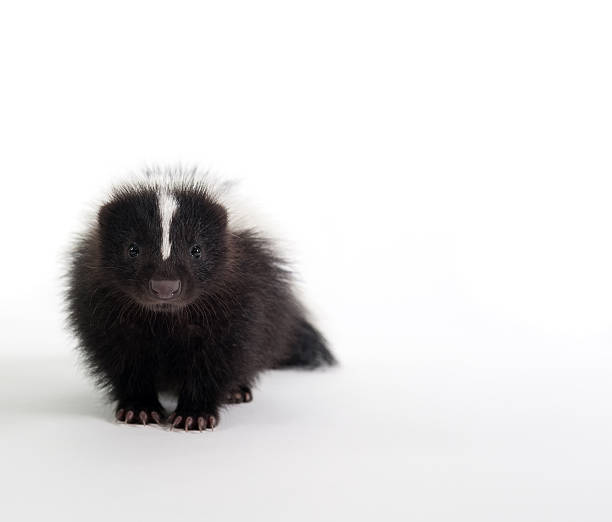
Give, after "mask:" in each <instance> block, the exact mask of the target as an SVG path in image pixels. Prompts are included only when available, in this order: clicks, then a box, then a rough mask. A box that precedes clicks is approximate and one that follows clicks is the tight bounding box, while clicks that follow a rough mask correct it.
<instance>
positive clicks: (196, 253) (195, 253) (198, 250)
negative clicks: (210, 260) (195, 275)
mask: <svg viewBox="0 0 612 522" xmlns="http://www.w3.org/2000/svg"><path fill="white" fill-rule="evenodd" d="M191 255H192V256H193V257H200V256H201V255H202V249H201V248H200V245H193V246H192V247H191Z"/></svg>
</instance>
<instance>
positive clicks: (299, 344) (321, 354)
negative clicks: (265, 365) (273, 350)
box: [278, 320, 337, 369]
mask: <svg viewBox="0 0 612 522" xmlns="http://www.w3.org/2000/svg"><path fill="white" fill-rule="evenodd" d="M336 363H337V361H336V358H335V357H334V356H333V355H332V353H331V352H330V351H329V348H328V347H327V341H326V340H325V338H324V337H323V336H322V335H321V333H320V332H319V331H318V330H317V329H316V328H315V327H314V326H312V325H311V324H310V323H309V322H308V321H306V320H301V321H300V322H299V324H298V327H297V335H296V342H295V344H294V346H293V353H292V354H291V355H290V356H289V358H288V359H286V360H285V361H283V362H281V363H280V364H279V365H278V367H279V368H291V367H299V368H309V369H312V368H317V367H319V366H324V365H327V366H332V365H334V364H336Z"/></svg>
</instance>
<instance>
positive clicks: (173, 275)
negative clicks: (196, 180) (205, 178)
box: [98, 185, 227, 310]
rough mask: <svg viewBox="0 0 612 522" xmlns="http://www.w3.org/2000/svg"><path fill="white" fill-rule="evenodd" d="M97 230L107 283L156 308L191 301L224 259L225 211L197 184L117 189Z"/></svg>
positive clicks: (104, 209)
mask: <svg viewBox="0 0 612 522" xmlns="http://www.w3.org/2000/svg"><path fill="white" fill-rule="evenodd" d="M98 229H99V238H100V243H99V248H100V252H99V255H100V261H101V263H100V265H101V269H102V271H103V273H104V277H105V278H107V283H109V284H110V285H111V286H112V287H113V288H114V289H115V290H118V291H120V292H123V294H125V295H127V296H128V297H129V298H131V299H133V300H134V301H136V302H138V303H140V304H141V305H143V306H145V307H148V308H151V309H155V310H173V309H176V308H180V307H183V306H186V305H189V304H191V303H193V302H194V301H195V300H196V299H197V298H198V297H199V296H200V295H202V294H203V293H205V292H206V291H207V289H209V288H210V287H211V285H212V284H213V281H214V278H215V275H216V274H217V273H218V272H219V271H220V270H222V267H223V265H224V263H225V261H226V257H227V242H226V237H227V236H226V234H227V212H226V211H225V208H224V207H223V206H221V205H220V204H219V203H217V202H216V201H215V199H214V198H213V197H211V196H210V195H209V194H208V192H207V191H206V190H205V189H204V188H203V187H199V186H197V185H186V186H180V185H179V186H174V187H173V186H172V185H159V186H140V187H139V186H128V187H123V188H120V189H118V190H116V191H115V193H114V195H113V197H112V199H111V200H110V201H109V202H108V203H106V204H105V205H104V206H103V207H102V208H101V209H100V211H99V213H98Z"/></svg>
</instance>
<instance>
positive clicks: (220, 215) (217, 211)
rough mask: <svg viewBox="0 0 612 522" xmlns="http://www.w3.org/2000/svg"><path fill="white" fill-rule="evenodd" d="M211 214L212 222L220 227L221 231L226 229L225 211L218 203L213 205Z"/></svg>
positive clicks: (226, 218)
mask: <svg viewBox="0 0 612 522" xmlns="http://www.w3.org/2000/svg"><path fill="white" fill-rule="evenodd" d="M212 212H213V215H214V221H215V222H216V223H217V224H218V225H219V227H221V228H222V229H224V228H226V227H227V221H228V217H227V210H226V208H225V207H224V206H223V205H221V204H220V203H213V205H212Z"/></svg>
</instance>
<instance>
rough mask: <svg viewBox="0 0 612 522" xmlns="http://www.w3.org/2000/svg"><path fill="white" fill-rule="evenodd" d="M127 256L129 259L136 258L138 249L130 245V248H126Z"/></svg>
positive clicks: (138, 252)
mask: <svg viewBox="0 0 612 522" xmlns="http://www.w3.org/2000/svg"><path fill="white" fill-rule="evenodd" d="M128 254H129V256H130V257H136V256H137V255H138V254H140V249H139V248H138V246H137V245H135V244H134V243H132V244H131V245H130V248H128Z"/></svg>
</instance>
